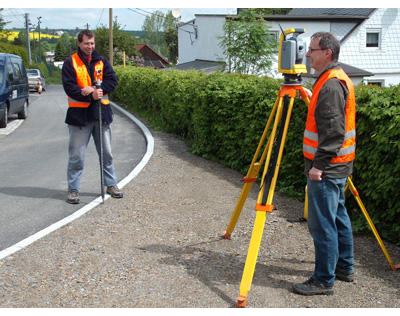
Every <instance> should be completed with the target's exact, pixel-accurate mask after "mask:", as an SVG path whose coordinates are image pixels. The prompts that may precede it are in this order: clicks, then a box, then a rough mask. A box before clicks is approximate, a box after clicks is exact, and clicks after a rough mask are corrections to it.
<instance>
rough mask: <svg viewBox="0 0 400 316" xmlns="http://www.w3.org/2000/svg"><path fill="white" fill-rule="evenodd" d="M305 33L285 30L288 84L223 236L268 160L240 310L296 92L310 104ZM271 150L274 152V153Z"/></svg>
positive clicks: (282, 46) (282, 47)
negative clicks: (305, 86) (303, 76)
mask: <svg viewBox="0 0 400 316" xmlns="http://www.w3.org/2000/svg"><path fill="white" fill-rule="evenodd" d="M304 32H305V30H304V29H289V30H286V31H283V30H282V34H281V37H280V42H279V59H278V65H279V72H281V73H283V74H284V78H285V81H284V82H283V83H282V85H281V88H280V90H279V92H278V96H277V99H276V101H275V104H274V107H273V108H272V111H271V114H270V116H269V118H268V121H267V125H266V126H265V129H264V132H263V134H262V136H261V139H260V142H259V144H258V147H257V150H256V153H255V154H254V157H253V160H252V162H251V164H250V167H249V170H248V172H247V175H246V176H245V177H244V178H243V182H244V186H243V189H242V192H241V194H240V197H239V200H238V202H237V204H236V207H235V210H234V212H233V214H232V217H231V220H230V222H229V225H228V228H227V230H226V231H225V234H224V238H225V239H229V238H230V236H231V233H232V232H233V230H234V228H235V226H236V223H237V220H238V219H239V216H240V213H241V211H242V208H243V205H244V203H245V201H246V198H247V196H248V194H249V192H250V189H251V187H252V185H253V183H254V182H255V181H256V180H257V175H258V173H259V171H260V169H261V166H262V164H263V163H264V161H266V162H265V167H264V171H263V175H262V180H261V186H260V191H259V194H258V199H257V203H256V207H255V210H256V211H257V215H256V219H255V222H254V228H253V233H252V236H251V240H250V245H249V250H248V253H247V258H246V263H245V266H244V271H243V276H242V282H241V284H240V296H239V297H238V299H237V305H236V306H237V307H245V306H246V299H247V294H248V292H249V291H250V286H251V282H252V279H253V274H254V269H255V266H256V263H257V256H258V252H259V249H260V243H261V238H262V234H263V230H264V225H265V220H266V217H267V213H268V212H272V211H273V209H274V206H273V205H272V200H273V197H274V192H275V186H276V181H277V178H278V173H279V167H280V163H281V159H282V153H283V149H284V145H285V141H286V135H287V131H288V128H289V122H290V116H291V114H292V110H293V104H294V100H295V98H296V96H297V92H299V93H300V95H301V97H302V99H303V100H304V101H305V102H306V104H307V106H308V104H309V103H310V100H309V98H308V95H307V93H306V92H305V90H304V89H303V86H302V84H301V74H302V73H306V72H307V69H306V66H305V65H304V64H301V63H299V61H300V62H301V61H302V60H303V58H304V56H305V45H304V43H303V42H302V41H301V40H299V39H298V38H297V36H298V35H300V34H302V33H304ZM288 34H294V36H293V37H291V38H290V39H286V35H288ZM274 118H275V119H274ZM273 120H274V123H273V126H272V130H271V132H270V135H269V138H268V141H267V143H266V146H265V148H264V150H263V152H262V154H261V158H260V159H259V160H258V161H257V159H258V157H259V156H260V152H261V149H262V147H263V145H264V143H265V139H266V137H267V134H268V131H269V130H270V127H271V124H272V121H273ZM278 126H279V131H278ZM272 151H274V153H273V154H272Z"/></svg>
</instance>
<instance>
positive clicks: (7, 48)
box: [0, 42, 29, 68]
mask: <svg viewBox="0 0 400 316" xmlns="http://www.w3.org/2000/svg"><path fill="white" fill-rule="evenodd" d="M0 52H1V53H7V54H14V55H18V56H20V57H21V58H22V61H23V62H24V65H25V68H28V65H29V60H28V52H27V51H26V48H24V47H22V46H17V45H12V44H8V43H4V42H0Z"/></svg>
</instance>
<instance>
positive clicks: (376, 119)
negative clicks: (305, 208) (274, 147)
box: [112, 67, 400, 245]
mask: <svg viewBox="0 0 400 316" xmlns="http://www.w3.org/2000/svg"><path fill="white" fill-rule="evenodd" d="M115 69H116V72H117V75H118V78H119V84H118V87H117V89H116V90H115V92H114V93H113V94H112V97H113V99H115V100H116V101H118V102H119V103H120V104H122V105H124V106H126V107H127V108H128V109H130V110H132V111H134V112H136V113H138V114H139V115H140V116H142V117H144V118H145V119H147V120H148V121H149V122H150V123H151V124H152V125H153V126H154V127H155V128H158V129H162V130H164V131H166V132H169V133H173V134H176V135H178V136H180V137H181V138H183V139H184V140H185V141H187V142H188V144H189V146H190V150H191V151H192V152H193V153H195V154H198V155H201V156H203V157H205V158H207V159H211V160H214V161H218V162H220V163H222V164H224V165H226V166H228V167H230V168H233V169H236V170H239V171H240V172H242V174H246V172H247V169H248V167H249V164H250V162H251V159H252V157H253V155H254V152H255V149H256V147H257V145H258V142H259V139H260V137H261V135H262V132H263V130H264V128H265V124H266V123H267V119H268V117H269V114H270V111H271V109H272V107H273V105H274V102H275V100H276V97H277V92H278V90H279V88H280V84H281V82H280V81H279V80H275V79H270V78H261V77H256V76H248V75H237V74H221V73H215V74H212V75H204V74H202V73H199V72H194V71H189V72H179V71H159V70H154V69H150V68H136V67H126V68H123V67H116V68H115ZM399 89H400V88H399V87H393V88H374V87H370V86H368V87H356V96H357V109H358V116H357V158H356V161H355V171H354V175H353V179H354V183H355V185H356V187H357V189H358V191H359V193H360V196H361V199H362V200H363V202H364V204H365V206H366V208H367V211H368V213H369V214H370V216H371V218H372V220H373V222H374V224H375V225H376V227H377V229H378V231H379V232H380V234H381V236H382V237H383V238H386V239H388V240H391V241H392V242H394V243H396V244H398V245H400V240H399V233H400V216H399V215H400V199H399V196H400V195H399V193H398V190H396V189H397V188H398V187H400V177H399V174H400V160H399V159H398V158H399V157H400V152H399V151H400V142H399V140H400V137H399V136H400V126H399V121H400V106H399V102H400V91H399ZM306 114H307V110H306V105H305V104H304V103H303V102H302V101H300V100H299V99H296V101H295V105H294V109H293V113H292V118H291V122H290V127H289V132H288V136H287V141H286V145H285V152H284V155H283V159H282V164H281V168H280V171H279V179H278V183H277V187H278V190H279V191H280V192H284V193H286V194H288V195H290V196H295V197H297V198H299V199H304V187H305V184H306V179H305V176H304V175H303V168H304V164H303V154H302V138H303V131H304V125H305V120H306ZM348 202H349V203H348V204H349V209H350V210H352V209H353V208H354V209H357V208H358V207H357V205H356V203H355V202H354V199H353V198H349V199H348ZM351 216H352V217H353V227H354V230H355V231H363V230H367V229H368V224H367V222H366V221H365V219H364V218H363V215H362V214H361V212H359V211H354V212H353V211H352V212H351Z"/></svg>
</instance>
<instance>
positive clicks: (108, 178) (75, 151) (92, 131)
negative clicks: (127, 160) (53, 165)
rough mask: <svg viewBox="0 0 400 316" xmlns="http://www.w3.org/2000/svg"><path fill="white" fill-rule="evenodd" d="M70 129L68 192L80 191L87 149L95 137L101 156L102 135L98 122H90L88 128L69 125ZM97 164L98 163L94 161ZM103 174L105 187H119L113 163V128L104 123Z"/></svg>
mask: <svg viewBox="0 0 400 316" xmlns="http://www.w3.org/2000/svg"><path fill="white" fill-rule="evenodd" d="M68 128H69V147H68V153H69V159H68V168H67V180H68V191H69V192H71V191H77V192H79V190H80V182H81V177H82V172H83V166H84V163H85V154H86V149H87V146H88V143H89V140H90V136H93V140H94V144H95V146H96V150H97V153H98V155H99V156H100V146H99V145H100V135H99V128H98V122H96V121H93V122H89V123H88V124H87V125H86V126H81V127H80V126H74V125H68ZM91 163H96V164H97V165H98V163H99V162H98V161H93V162H91ZM103 163H104V165H103V172H104V185H105V186H114V185H117V183H118V181H117V177H116V175H115V168H114V163H113V156H112V153H111V127H110V125H107V124H105V123H103Z"/></svg>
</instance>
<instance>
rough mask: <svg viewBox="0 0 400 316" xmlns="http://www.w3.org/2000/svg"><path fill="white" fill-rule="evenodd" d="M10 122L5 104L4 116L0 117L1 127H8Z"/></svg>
mask: <svg viewBox="0 0 400 316" xmlns="http://www.w3.org/2000/svg"><path fill="white" fill-rule="evenodd" d="M7 123H8V109H7V107H6V106H5V107H4V111H3V117H0V128H6V127H7Z"/></svg>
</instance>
